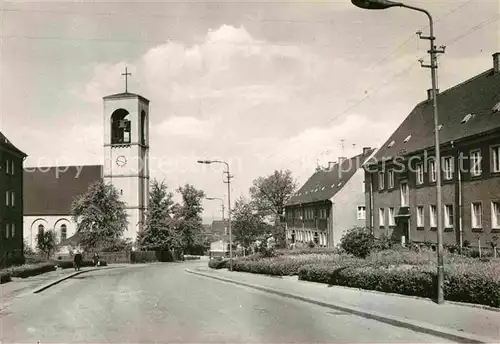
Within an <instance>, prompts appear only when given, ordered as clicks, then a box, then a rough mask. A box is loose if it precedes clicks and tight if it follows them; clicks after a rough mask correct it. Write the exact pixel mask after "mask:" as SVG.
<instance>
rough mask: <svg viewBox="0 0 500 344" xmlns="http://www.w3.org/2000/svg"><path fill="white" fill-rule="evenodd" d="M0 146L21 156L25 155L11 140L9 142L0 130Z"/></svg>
mask: <svg viewBox="0 0 500 344" xmlns="http://www.w3.org/2000/svg"><path fill="white" fill-rule="evenodd" d="M0 146H1V147H4V148H6V149H8V150H11V151H13V152H15V153H17V154H19V155H21V156H22V157H23V158H25V157H27V155H26V153H24V152H23V151H22V150H20V149H19V148H17V147H16V146H14V145H13V144H12V142H10V141H9V139H7V137H6V136H5V135H4V134H2V133H1V132H0Z"/></svg>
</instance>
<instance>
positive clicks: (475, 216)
mask: <svg viewBox="0 0 500 344" xmlns="http://www.w3.org/2000/svg"><path fill="white" fill-rule="evenodd" d="M476 205H477V206H479V212H476V210H475V209H474V208H475V207H474V206H476ZM470 208H471V209H470V214H471V217H470V219H471V228H472V229H482V228H483V203H482V202H472V203H471V204H470Z"/></svg>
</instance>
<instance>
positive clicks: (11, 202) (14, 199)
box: [10, 191, 16, 207]
mask: <svg viewBox="0 0 500 344" xmlns="http://www.w3.org/2000/svg"><path fill="white" fill-rule="evenodd" d="M10 205H11V206H13V207H15V206H16V196H15V193H14V191H11V192H10Z"/></svg>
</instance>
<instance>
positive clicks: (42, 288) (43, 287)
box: [32, 266, 119, 294]
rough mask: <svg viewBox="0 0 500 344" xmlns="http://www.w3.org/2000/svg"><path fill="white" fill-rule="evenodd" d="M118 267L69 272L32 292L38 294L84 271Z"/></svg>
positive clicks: (110, 267) (89, 270)
mask: <svg viewBox="0 0 500 344" xmlns="http://www.w3.org/2000/svg"><path fill="white" fill-rule="evenodd" d="M116 268H119V267H118V266H109V267H108V266H106V267H100V268H94V269H88V270H80V271H77V272H74V273H72V274H69V275H67V276H64V277H61V278H59V279H57V280H54V281H52V282H50V283H47V284H45V285H44V286H41V287H39V288H37V289H35V290H33V292H32V293H33V294H38V293H41V292H42V291H44V290H47V289H49V288H50V287H53V286H55V285H56V284H59V283H61V282H64V281H66V280H67V279H70V278H72V277H75V276H78V275H81V274H84V273H86V272H91V271H98V270H107V269H116Z"/></svg>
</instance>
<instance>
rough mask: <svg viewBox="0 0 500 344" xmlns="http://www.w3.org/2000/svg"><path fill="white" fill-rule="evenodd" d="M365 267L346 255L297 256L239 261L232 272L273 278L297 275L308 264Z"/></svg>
mask: <svg viewBox="0 0 500 344" xmlns="http://www.w3.org/2000/svg"><path fill="white" fill-rule="evenodd" d="M318 263H325V264H326V263H328V264H339V263H341V264H342V265H349V264H351V265H352V264H357V265H360V266H361V265H366V264H367V262H366V261H364V260H362V259H358V258H354V257H351V256H347V255H327V254H307V255H297V256H279V257H273V258H262V259H257V260H242V259H241V260H240V259H237V260H235V261H234V263H233V270H234V271H242V272H250V273H256V274H265V275H273V276H292V275H297V274H298V271H299V269H300V268H301V267H302V266H304V265H308V264H318Z"/></svg>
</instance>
